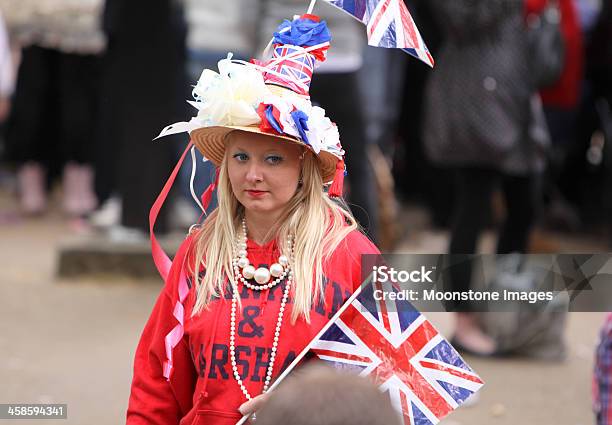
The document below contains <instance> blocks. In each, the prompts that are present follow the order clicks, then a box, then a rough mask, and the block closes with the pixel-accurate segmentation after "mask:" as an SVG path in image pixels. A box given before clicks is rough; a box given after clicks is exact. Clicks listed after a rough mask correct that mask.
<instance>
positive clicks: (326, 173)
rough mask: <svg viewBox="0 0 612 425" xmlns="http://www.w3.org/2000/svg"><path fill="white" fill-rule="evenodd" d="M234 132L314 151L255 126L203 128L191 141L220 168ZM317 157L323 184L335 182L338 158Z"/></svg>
mask: <svg viewBox="0 0 612 425" xmlns="http://www.w3.org/2000/svg"><path fill="white" fill-rule="evenodd" d="M233 131H243V132H246V133H256V134H262V135H264V136H268V137H270V138H274V139H281V140H286V141H288V142H291V143H295V144H296V145H300V146H304V147H306V148H307V149H309V150H311V151H312V148H311V147H310V146H309V145H307V144H306V143H304V142H302V141H301V140H299V139H297V138H294V137H290V136H285V135H278V134H270V133H264V132H263V131H261V130H260V129H259V127H254V126H249V127H247V126H213V127H202V128H198V129H195V130H193V131H192V132H191V133H190V135H191V140H192V141H193V143H194V144H195V145H196V147H197V148H198V150H199V151H200V152H201V153H202V155H204V156H205V157H206V158H207V159H208V160H210V161H211V162H212V163H213V164H215V165H216V166H217V167H218V166H220V165H221V163H222V162H223V158H224V156H225V145H226V144H227V139H228V138H227V136H228V135H229V134H230V133H231V132H233ZM313 153H314V151H313ZM315 156H317V157H318V159H319V164H320V168H321V175H322V177H323V183H331V182H332V181H333V180H334V175H335V172H336V164H337V162H338V158H336V157H335V156H334V155H332V154H331V153H329V152H325V151H320V152H319V153H318V154H316V153H315Z"/></svg>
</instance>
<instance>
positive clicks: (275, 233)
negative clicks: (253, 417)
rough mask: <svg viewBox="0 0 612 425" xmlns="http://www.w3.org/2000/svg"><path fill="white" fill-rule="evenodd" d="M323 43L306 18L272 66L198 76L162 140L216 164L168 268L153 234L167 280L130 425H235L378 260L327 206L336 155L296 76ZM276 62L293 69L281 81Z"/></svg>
mask: <svg viewBox="0 0 612 425" xmlns="http://www.w3.org/2000/svg"><path fill="white" fill-rule="evenodd" d="M329 39H330V36H329V32H328V31H327V28H326V26H325V23H324V22H319V19H318V18H317V17H315V16H312V15H305V16H304V17H302V18H299V19H296V20H294V21H293V22H289V21H285V22H284V23H283V24H282V25H281V26H280V27H279V29H278V31H277V32H276V33H275V37H274V44H273V57H272V59H270V60H269V61H268V62H265V63H258V64H255V65H253V64H238V63H235V62H232V61H231V60H230V59H229V58H228V59H225V60H222V61H220V62H219V70H220V74H217V73H215V72H213V71H210V70H205V71H204V73H203V74H202V77H201V78H200V81H199V82H198V85H197V86H196V87H195V88H194V97H195V98H196V102H193V103H192V104H193V105H194V106H196V107H197V108H198V110H199V112H198V116H197V117H195V118H194V119H192V120H191V121H190V122H189V123H178V124H175V125H173V126H170V127H167V128H166V129H165V130H164V131H163V132H162V134H163V135H165V134H168V133H173V132H179V131H185V130H187V131H190V134H191V139H192V141H193V143H195V145H196V146H197V148H198V149H199V150H200V151H201V152H202V154H203V155H204V156H205V157H206V158H208V159H209V160H210V161H211V162H213V163H214V164H215V165H216V166H218V167H219V173H218V192H217V197H218V207H217V209H215V210H214V211H213V212H212V213H211V215H210V216H209V217H208V218H207V219H206V220H205V221H204V223H203V224H202V226H201V227H199V228H198V229H196V230H194V231H192V232H190V235H189V236H188V237H187V239H186V240H185V242H184V243H183V244H182V245H181V247H180V248H179V251H178V252H177V254H176V256H175V258H174V261H173V263H172V265H171V266H170V265H169V260H167V257H165V256H164V255H163V252H162V251H161V250H160V249H159V246H158V244H157V241H156V240H155V238H154V235H153V234H152V244H153V250H154V252H153V254H154V258H155V259H156V264H157V265H158V267H159V268H160V271H161V272H162V275H165V276H167V278H166V285H165V286H164V288H163V290H162V293H161V295H160V297H159V299H158V301H157V303H156V305H155V307H154V310H153V313H152V314H151V317H150V318H149V321H148V323H147V325H146V327H145V330H144V332H143V334H142V337H141V340H140V343H139V345H138V349H137V352H136V358H135V363H134V380H133V383H132V392H131V396H130V402H129V408H128V412H127V422H128V423H129V424H139V423H147V424H151V423H155V424H169V423H175V424H176V423H181V424H192V423H196V424H197V423H202V424H203V423H206V424H207V425H209V424H234V423H236V421H238V420H239V419H240V418H241V416H242V415H241V414H240V413H239V410H238V409H239V407H240V406H241V405H243V404H244V403H245V402H247V401H249V400H253V399H255V398H256V396H258V395H260V394H262V393H265V392H266V390H267V389H268V388H269V386H270V384H271V382H272V381H273V380H274V379H275V378H276V377H277V376H278V375H279V374H280V372H281V371H282V370H283V369H284V368H286V367H287V366H288V365H289V364H290V363H291V362H292V361H293V360H294V359H295V358H296V356H297V355H298V354H299V353H300V352H301V351H302V349H303V348H304V347H305V346H306V345H307V344H308V343H309V342H310V341H311V340H312V339H313V337H314V336H315V335H316V334H317V333H318V331H319V330H320V329H321V328H322V327H323V326H324V325H325V324H326V323H327V321H328V320H329V319H330V318H331V317H332V316H333V314H334V312H335V311H337V310H338V308H339V307H340V306H341V305H342V304H343V302H344V301H345V300H346V299H347V298H348V297H349V296H350V294H351V293H352V291H353V290H354V289H356V288H357V287H358V286H359V285H360V283H361V276H360V275H361V270H360V268H361V261H360V255H361V254H368V253H377V252H378V250H377V249H376V247H375V246H374V245H373V244H372V243H371V242H370V241H369V240H368V239H367V238H366V237H365V236H364V235H363V234H362V233H361V232H360V231H358V230H357V225H356V221H355V219H354V218H353V216H352V215H351V213H350V212H348V211H346V210H344V209H343V208H341V207H340V206H339V205H338V204H337V203H335V202H334V201H332V200H331V199H330V196H334V195H339V194H340V193H341V187H342V178H343V174H344V164H343V160H342V157H343V154H344V151H343V150H342V148H341V146H340V143H339V137H338V132H337V129H336V127H335V126H334V125H333V124H332V123H331V121H329V119H328V118H326V117H325V114H324V111H323V110H322V109H321V108H318V107H312V105H311V104H310V101H309V98H308V97H307V95H308V85H309V78H304V75H312V68H313V67H314V63H315V59H318V60H324V59H325V52H326V50H327V49H328V48H329ZM289 62H291V64H292V65H293V66H295V64H296V63H299V64H301V65H302V66H303V68H301V69H302V71H304V72H302V73H297V72H289V73H285V72H283V70H284V69H286V67H287V65H288V64H289ZM294 69H295V68H294ZM186 152H187V151H186ZM184 156H185V154H184V155H183V158H184ZM179 167H180V163H179V164H178V165H177V167H176V168H175V170H174V173H173V175H172V177H171V179H170V180H169V182H168V183H167V184H166V187H165V188H164V191H163V192H162V195H161V196H160V198H159V199H158V201H157V202H156V204H155V205H154V208H153V209H152V215H151V217H152V221H153V222H154V220H155V217H156V215H157V212H158V211H159V207H160V206H161V203H162V202H163V200H164V198H165V195H166V194H167V192H168V190H169V188H170V185H171V184H172V181H173V179H174V177H175V176H176V174H177V172H178V168H179ZM332 181H333V183H332V185H331V187H330V188H329V193H325V192H324V191H323V185H324V184H326V183H330V182H332ZM213 189H214V185H213V186H211V187H209V189H208V190H207V191H206V193H205V194H204V196H203V198H204V199H205V202H204V203H205V204H206V203H207V202H206V201H208V200H210V194H211V193H212V190H213ZM203 208H205V205H203ZM152 224H153V223H152ZM247 406H253V403H250V404H248V405H247ZM246 410H247V411H248V410H252V407H250V408H249V407H247V408H246ZM243 411H244V408H243Z"/></svg>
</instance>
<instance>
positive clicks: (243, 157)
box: [234, 152, 249, 162]
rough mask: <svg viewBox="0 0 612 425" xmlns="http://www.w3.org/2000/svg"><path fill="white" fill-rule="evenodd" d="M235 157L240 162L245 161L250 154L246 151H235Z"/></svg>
mask: <svg viewBox="0 0 612 425" xmlns="http://www.w3.org/2000/svg"><path fill="white" fill-rule="evenodd" d="M234 158H236V159H237V160H238V162H244V161H246V160H247V159H249V156H248V155H247V154H246V153H240V152H239V153H235V154H234Z"/></svg>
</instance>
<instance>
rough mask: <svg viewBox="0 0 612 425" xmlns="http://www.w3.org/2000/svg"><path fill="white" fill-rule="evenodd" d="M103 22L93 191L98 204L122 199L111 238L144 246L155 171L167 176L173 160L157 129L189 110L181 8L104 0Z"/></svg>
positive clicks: (163, 222) (163, 225)
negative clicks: (114, 196) (105, 39)
mask: <svg viewBox="0 0 612 425" xmlns="http://www.w3.org/2000/svg"><path fill="white" fill-rule="evenodd" d="M144 11H146V19H145V15H143V13H144ZM103 22H104V24H103V28H104V31H105V33H106V35H107V37H108V50H107V53H106V56H105V58H104V65H103V69H104V78H103V81H102V84H103V86H104V94H103V98H102V101H101V107H100V109H101V111H100V113H101V115H102V118H101V120H102V121H103V123H102V125H101V126H100V127H99V128H100V133H99V134H98V139H99V141H98V154H97V155H96V156H97V157H96V160H97V169H99V170H100V171H101V173H98V174H99V175H98V177H99V178H100V180H101V181H99V182H97V186H98V187H99V191H100V194H101V195H102V196H103V197H102V200H104V201H106V199H108V198H109V197H110V196H111V194H112V193H113V192H116V193H117V196H118V199H119V200H120V206H118V208H116V209H117V210H118V211H117V213H118V214H117V215H119V216H120V220H119V223H118V224H116V225H114V226H111V227H110V229H109V235H110V237H111V239H112V240H116V241H121V242H124V241H128V242H132V241H142V240H144V238H145V232H146V231H148V228H149V226H148V221H147V214H146V211H147V210H148V209H149V207H150V206H151V204H153V202H154V200H155V197H156V195H157V193H158V191H159V186H158V176H159V174H158V173H159V170H166V169H169V168H170V167H171V164H172V162H173V158H174V157H175V150H174V146H173V143H172V142H171V141H168V140H164V141H161V142H153V139H154V138H155V136H156V133H157V130H158V129H157V124H156V123H158V122H173V121H176V119H178V117H181V116H184V114H185V113H186V111H187V108H188V105H187V104H186V103H185V102H184V100H183V99H184V97H185V96H184V93H185V87H186V86H187V84H186V83H185V80H186V78H185V37H186V25H185V18H184V13H183V5H182V2H177V1H174V0H163V1H156V2H148V1H145V0H131V1H129V2H126V1H123V0H107V1H106V5H105V10H104V20H103ZM160 82H163V84H160ZM179 139H181V140H183V139H182V138H179ZM111 221H112V220H111ZM159 230H160V231H161V232H164V231H166V230H167V214H166V211H162V212H161V215H160V218H159Z"/></svg>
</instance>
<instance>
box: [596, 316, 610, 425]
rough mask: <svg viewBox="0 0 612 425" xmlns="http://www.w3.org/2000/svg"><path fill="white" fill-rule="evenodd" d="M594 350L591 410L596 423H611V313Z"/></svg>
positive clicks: (599, 424)
mask: <svg viewBox="0 0 612 425" xmlns="http://www.w3.org/2000/svg"><path fill="white" fill-rule="evenodd" d="M600 336H601V337H600V341H599V345H598V346H597V349H596V351H595V371H594V375H593V410H594V412H595V417H596V424H597V425H612V313H610V314H608V316H607V317H606V321H605V323H604V325H603V326H602V328H601V333H600Z"/></svg>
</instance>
